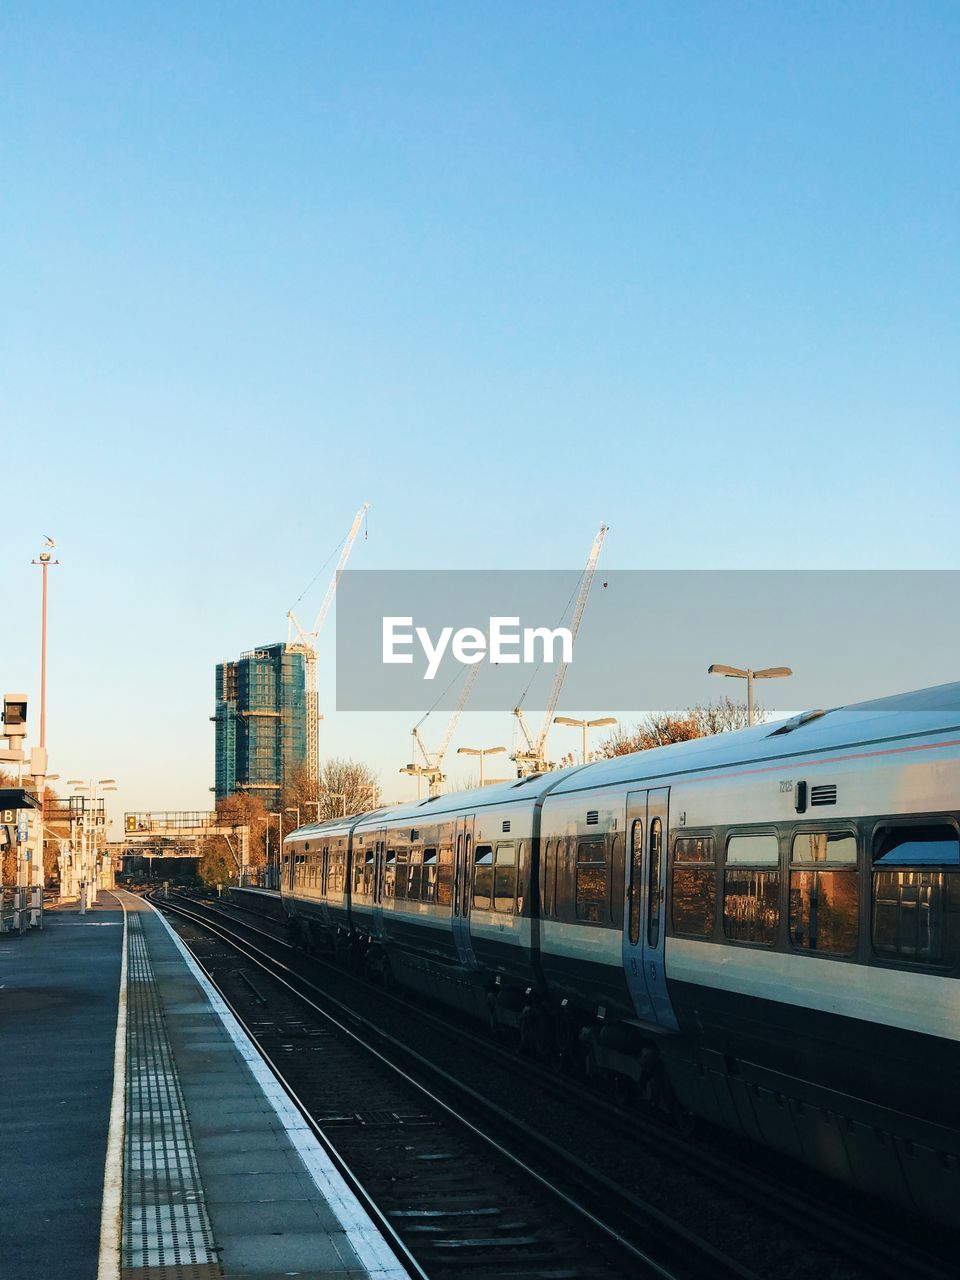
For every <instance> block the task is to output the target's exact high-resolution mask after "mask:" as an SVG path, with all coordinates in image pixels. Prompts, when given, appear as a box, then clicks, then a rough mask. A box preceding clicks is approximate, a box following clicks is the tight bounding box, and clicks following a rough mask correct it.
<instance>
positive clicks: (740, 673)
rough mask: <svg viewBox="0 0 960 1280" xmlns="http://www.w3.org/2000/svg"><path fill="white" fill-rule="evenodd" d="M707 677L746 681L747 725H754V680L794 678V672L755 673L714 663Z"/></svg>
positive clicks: (766, 669)
mask: <svg viewBox="0 0 960 1280" xmlns="http://www.w3.org/2000/svg"><path fill="white" fill-rule="evenodd" d="M707 675H708V676H730V677H731V678H733V679H735V680H746V682H747V724H748V725H752V724H753V723H754V721H755V719H756V714H755V710H754V702H753V682H754V680H775V679H778V678H781V677H783V676H792V675H793V672H792V671H791V669H790V668H789V667H764V668H763V669H762V670H761V671H754V670H753V669H752V668H751V667H727V666H724V664H723V663H722V662H714V663H712V664H711V665H710V666H709V667H707Z"/></svg>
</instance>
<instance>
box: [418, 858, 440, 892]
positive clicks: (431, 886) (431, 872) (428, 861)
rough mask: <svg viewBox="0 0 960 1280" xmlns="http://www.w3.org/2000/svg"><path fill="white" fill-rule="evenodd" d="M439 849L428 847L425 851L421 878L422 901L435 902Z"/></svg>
mask: <svg viewBox="0 0 960 1280" xmlns="http://www.w3.org/2000/svg"><path fill="white" fill-rule="evenodd" d="M437 865H438V864H437V850H436V848H433V847H431V848H428V849H424V851H423V871H422V872H421V880H420V901H421V902H433V899H434V897H435V895H436V886H437Z"/></svg>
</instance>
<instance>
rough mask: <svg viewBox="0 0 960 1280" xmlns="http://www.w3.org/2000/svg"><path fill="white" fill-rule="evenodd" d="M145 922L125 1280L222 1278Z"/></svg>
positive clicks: (138, 949) (129, 1129) (129, 1111)
mask: <svg viewBox="0 0 960 1280" xmlns="http://www.w3.org/2000/svg"><path fill="white" fill-rule="evenodd" d="M222 1274H223V1272H222V1270H221V1267H220V1264H219V1261H218V1259H217V1253H216V1250H215V1248H214V1243H213V1229H212V1227H211V1225H210V1218H209V1216H208V1214H207V1210H206V1206H205V1205H204V1200H203V1188H202V1185H201V1183H200V1174H199V1171H198V1169H197V1157H196V1153H195V1151H194V1148H193V1140H192V1138H191V1136H190V1122H189V1119H188V1117H187V1111H186V1107H185V1106H184V1101H183V1093H182V1091H181V1089H180V1082H179V1079H178V1078H177V1069H176V1064H175V1062H174V1058H173V1052H172V1050H171V1047H170V1040H169V1037H168V1036H167V1029H166V1026H165V1024H164V1019H163V1010H162V1008H161V1006H160V996H159V992H158V991H157V984H156V979H155V976H154V972H153V965H152V964H151V963H150V956H149V954H148V952H147V948H146V942H145V939H144V935H143V928H142V926H141V924H140V918H139V915H138V914H137V913H136V912H134V911H131V912H129V913H128V915H127V1101H126V1134H125V1149H124V1170H123V1244H122V1251H121V1276H122V1280H214V1278H215V1277H219V1276H222Z"/></svg>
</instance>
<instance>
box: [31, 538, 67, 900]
mask: <svg viewBox="0 0 960 1280" xmlns="http://www.w3.org/2000/svg"><path fill="white" fill-rule="evenodd" d="M55 545H56V543H55V542H54V540H53V539H52V538H47V541H46V546H45V547H44V550H43V551H41V552H40V557H39V559H37V560H33V561H32V562H31V563H32V564H38V565H39V566H40V571H41V589H40V742H39V747H40V760H41V762H42V763H41V766H40V767H41V768H42V770H43V774H42V775H41V777H40V778H38V779H37V782H38V787H39V791H40V796H39V799H40V835H39V838H38V840H37V847H36V849H35V850H34V857H35V858H36V860H37V866H36V869H35V871H34V873H33V875H34V883H36V884H38V885H39V886H40V888H41V892H42V889H43V880H44V874H43V837H44V832H45V831H46V818H47V815H46V793H47V784H46V771H47V570H48V569H49V568H50V566H51V564H59V563H60V561H59V560H53V559H51V555H50V551H49V550H48V548H50V547H53V546H55Z"/></svg>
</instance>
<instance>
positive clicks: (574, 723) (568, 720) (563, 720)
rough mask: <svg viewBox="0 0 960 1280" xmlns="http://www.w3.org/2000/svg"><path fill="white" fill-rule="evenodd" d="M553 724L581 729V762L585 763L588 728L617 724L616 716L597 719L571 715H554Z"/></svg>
mask: <svg viewBox="0 0 960 1280" xmlns="http://www.w3.org/2000/svg"><path fill="white" fill-rule="evenodd" d="M553 723H554V724H565V725H569V726H570V728H571V729H582V730H583V763H584V764H586V763H587V733H588V730H590V729H599V728H600V727H601V726H602V725H608V724H617V723H618V721H617V717H616V716H600V717H599V719H597V720H574V719H573V718H572V717H571V716H554V717H553Z"/></svg>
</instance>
